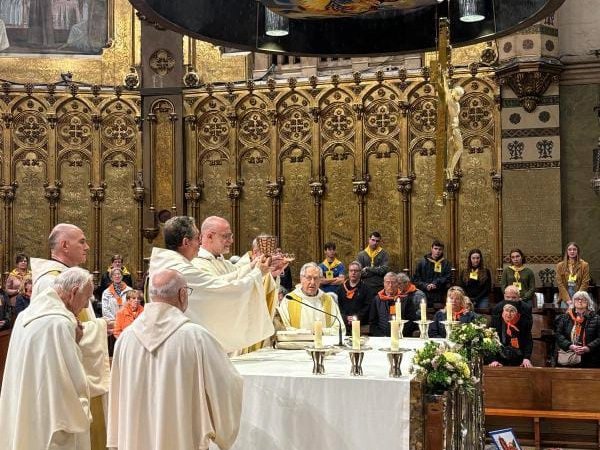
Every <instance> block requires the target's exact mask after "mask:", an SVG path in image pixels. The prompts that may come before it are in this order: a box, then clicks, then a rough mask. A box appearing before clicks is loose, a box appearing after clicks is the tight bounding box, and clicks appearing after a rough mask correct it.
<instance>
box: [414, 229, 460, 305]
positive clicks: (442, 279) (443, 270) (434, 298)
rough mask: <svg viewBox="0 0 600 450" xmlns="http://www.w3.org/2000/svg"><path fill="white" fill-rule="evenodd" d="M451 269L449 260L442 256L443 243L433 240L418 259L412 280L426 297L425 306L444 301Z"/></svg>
mask: <svg viewBox="0 0 600 450" xmlns="http://www.w3.org/2000/svg"><path fill="white" fill-rule="evenodd" d="M451 269H452V267H451V265H450V261H448V260H447V259H446V258H444V244H443V243H442V242H440V241H438V240H437V239H436V240H434V241H433V243H432V244H431V251H430V252H429V253H428V254H426V255H425V256H423V259H421V260H420V261H419V263H418V264H417V268H416V269H415V274H414V276H413V282H414V283H415V285H416V286H417V287H418V288H419V289H420V290H421V291H423V292H424V293H425V296H426V297H427V307H429V308H432V307H433V305H434V304H435V303H442V302H443V301H444V298H445V295H446V289H447V288H448V284H449V283H450V276H451Z"/></svg>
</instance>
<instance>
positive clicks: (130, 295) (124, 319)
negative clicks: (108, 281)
mask: <svg viewBox="0 0 600 450" xmlns="http://www.w3.org/2000/svg"><path fill="white" fill-rule="evenodd" d="M125 297H126V298H127V300H126V301H125V306H123V308H121V310H120V311H119V312H118V313H117V320H116V321H115V329H114V331H113V335H114V336H115V338H118V337H119V335H120V334H121V333H122V332H123V330H124V329H125V328H127V327H128V326H129V325H131V324H132V323H133V321H134V320H135V319H137V318H138V316H139V315H140V314H141V313H143V312H144V307H143V306H142V305H140V302H141V301H142V293H141V291H137V290H133V289H132V290H130V291H127V294H125Z"/></svg>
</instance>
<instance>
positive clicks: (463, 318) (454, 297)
mask: <svg viewBox="0 0 600 450" xmlns="http://www.w3.org/2000/svg"><path fill="white" fill-rule="evenodd" d="M447 296H448V297H447V301H446V308H448V305H449V304H451V305H452V320H456V321H458V322H460V323H461V324H463V323H470V322H473V321H474V320H475V319H476V318H477V314H475V313H474V312H473V311H471V310H470V308H469V307H468V306H467V301H466V299H467V297H466V295H465V291H464V290H463V288H461V287H460V286H452V287H451V288H450V289H448V294H447ZM447 318H448V313H447V310H446V309H440V310H439V311H437V312H436V313H435V315H434V316H433V322H432V323H431V324H430V325H429V337H432V338H445V337H446V327H445V326H444V324H443V323H442V322H443V321H445V320H446V319H447Z"/></svg>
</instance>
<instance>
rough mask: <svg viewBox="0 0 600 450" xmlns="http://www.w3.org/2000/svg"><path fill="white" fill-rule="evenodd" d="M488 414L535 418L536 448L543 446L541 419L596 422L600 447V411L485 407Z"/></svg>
mask: <svg viewBox="0 0 600 450" xmlns="http://www.w3.org/2000/svg"><path fill="white" fill-rule="evenodd" d="M485 415H486V416H500V417H529V418H531V419H533V433H534V442H535V448H536V450H540V449H541V448H542V447H541V445H542V439H541V431H540V428H541V426H540V419H560V420H587V421H591V422H595V423H596V428H597V430H596V433H597V446H598V448H599V449H600V413H595V412H581V411H555V410H553V411H547V410H540V409H512V408H485Z"/></svg>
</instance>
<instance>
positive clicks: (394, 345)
mask: <svg viewBox="0 0 600 450" xmlns="http://www.w3.org/2000/svg"><path fill="white" fill-rule="evenodd" d="M399 325H400V324H399V323H398V321H397V320H392V321H390V338H391V340H390V348H391V349H392V351H394V352H397V351H398V349H399V348H400V342H398V336H399V332H398V331H399V330H400V328H399Z"/></svg>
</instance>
